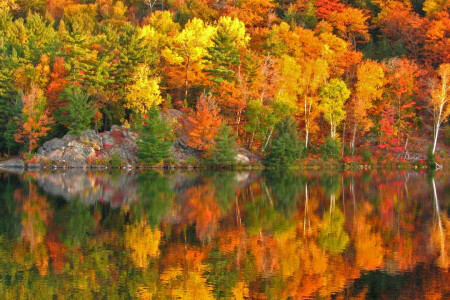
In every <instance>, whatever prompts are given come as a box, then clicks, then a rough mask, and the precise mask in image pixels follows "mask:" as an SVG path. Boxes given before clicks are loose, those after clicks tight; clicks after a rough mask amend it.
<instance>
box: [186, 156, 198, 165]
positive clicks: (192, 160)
mask: <svg viewBox="0 0 450 300" xmlns="http://www.w3.org/2000/svg"><path fill="white" fill-rule="evenodd" d="M187 163H188V165H191V166H196V165H198V159H197V158H196V157H195V156H190V157H189V159H188V160H187Z"/></svg>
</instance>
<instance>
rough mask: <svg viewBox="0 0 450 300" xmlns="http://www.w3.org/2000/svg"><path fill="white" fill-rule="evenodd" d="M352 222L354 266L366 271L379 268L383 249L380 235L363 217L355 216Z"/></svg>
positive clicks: (381, 262)
mask: <svg viewBox="0 0 450 300" xmlns="http://www.w3.org/2000/svg"><path fill="white" fill-rule="evenodd" d="M354 222H355V224H354V230H353V233H354V240H355V242H354V247H355V252H356V257H355V263H356V266H357V267H358V268H360V269H364V270H367V271H368V270H375V269H377V268H379V267H381V266H382V264H383V260H384V257H383V256H384V249H383V241H382V239H381V235H380V233H379V232H375V231H374V230H373V228H372V225H371V224H370V222H368V220H367V219H366V218H365V216H364V215H361V214H358V215H356V217H355V219H354Z"/></svg>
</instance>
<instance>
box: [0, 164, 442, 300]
mask: <svg viewBox="0 0 450 300" xmlns="http://www.w3.org/2000/svg"><path fill="white" fill-rule="evenodd" d="M0 206H1V209H0V214H1V216H0V299H18V298H20V299H129V298H132V299H195V300H201V299H216V298H221V299H222V298H224V299H302V298H308V299H309V298H311V299H317V298H319V299H327V298H334V299H354V298H357V299H380V298H381V299H396V298H401V299H428V298H429V299H443V298H448V297H450V274H449V262H450V251H449V244H450V218H449V215H450V181H449V177H448V176H447V174H446V173H442V172H441V173H438V174H436V175H435V176H431V175H429V174H426V173H418V172H387V171H386V172H385V171H371V172H345V173H301V172H289V171H282V172H275V173H261V172H201V173H199V172H174V173H159V172H155V171H149V172H84V171H66V172H28V173H20V174H13V173H6V172H3V173H0Z"/></svg>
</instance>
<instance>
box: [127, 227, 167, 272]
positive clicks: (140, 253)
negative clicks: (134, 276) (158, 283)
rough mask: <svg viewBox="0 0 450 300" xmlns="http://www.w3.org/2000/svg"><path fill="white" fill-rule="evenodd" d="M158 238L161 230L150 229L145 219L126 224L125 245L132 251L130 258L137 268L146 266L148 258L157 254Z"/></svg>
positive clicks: (148, 261)
mask: <svg viewBox="0 0 450 300" xmlns="http://www.w3.org/2000/svg"><path fill="white" fill-rule="evenodd" d="M160 239H161V231H160V230H159V229H157V228H155V229H154V230H152V228H151V227H150V226H149V225H147V222H146V221H145V220H141V221H140V222H137V223H135V224H133V225H129V226H126V229H125V246H126V247H127V248H128V249H130V250H131V251H132V254H131V258H132V259H133V262H134V263H135V264H136V266H137V267H139V268H147V267H148V265H149V263H150V258H151V257H156V256H158V255H159V249H158V247H159V241H160Z"/></svg>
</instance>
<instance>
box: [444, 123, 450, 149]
mask: <svg viewBox="0 0 450 300" xmlns="http://www.w3.org/2000/svg"><path fill="white" fill-rule="evenodd" d="M444 144H445V145H447V146H449V145H450V126H448V125H447V126H446V128H445V130H444Z"/></svg>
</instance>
